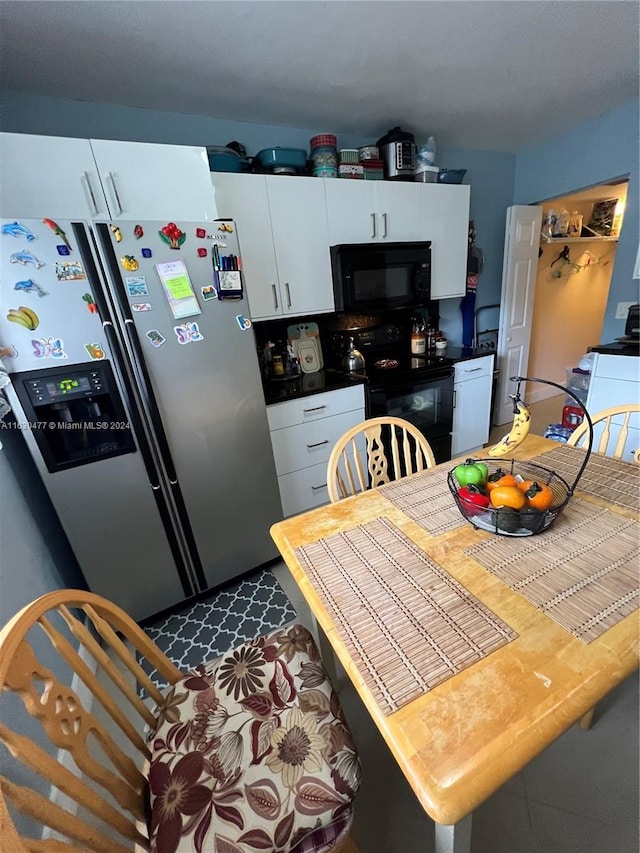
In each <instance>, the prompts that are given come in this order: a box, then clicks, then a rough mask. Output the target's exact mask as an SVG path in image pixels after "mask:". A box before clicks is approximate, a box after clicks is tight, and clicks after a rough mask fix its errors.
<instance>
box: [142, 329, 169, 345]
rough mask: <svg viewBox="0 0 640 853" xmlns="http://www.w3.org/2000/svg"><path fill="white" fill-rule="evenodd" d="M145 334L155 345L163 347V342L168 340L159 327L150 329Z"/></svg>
mask: <svg viewBox="0 0 640 853" xmlns="http://www.w3.org/2000/svg"><path fill="white" fill-rule="evenodd" d="M145 335H146V336H147V337H148V338H149V340H150V341H151V344H152V345H153V346H154V347H161V346H162V344H163V343H164V342H165V341H166V340H167V339H166V338H165V337H163V336H162V335H161V334H160V332H159V331H158V330H157V329H149V331H148V332H145Z"/></svg>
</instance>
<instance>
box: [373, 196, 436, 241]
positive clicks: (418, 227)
mask: <svg viewBox="0 0 640 853" xmlns="http://www.w3.org/2000/svg"><path fill="white" fill-rule="evenodd" d="M373 184H374V185H375V187H376V199H377V212H378V231H379V232H380V233H379V235H378V238H379V239H380V240H390V241H394V242H410V241H413V240H426V239H427V236H426V233H425V224H426V223H425V215H424V214H425V208H424V201H425V185H424V184H417V183H408V182H407V183H403V182H401V181H373Z"/></svg>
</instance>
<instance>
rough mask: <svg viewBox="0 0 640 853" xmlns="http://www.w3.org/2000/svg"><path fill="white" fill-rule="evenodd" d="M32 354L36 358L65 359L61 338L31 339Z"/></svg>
mask: <svg viewBox="0 0 640 853" xmlns="http://www.w3.org/2000/svg"><path fill="white" fill-rule="evenodd" d="M31 346H32V347H33V354H34V356H35V357H36V358H66V357H67V354H66V352H65V351H64V341H63V340H62V338H40V340H36V338H31Z"/></svg>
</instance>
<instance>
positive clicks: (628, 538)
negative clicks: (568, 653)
mask: <svg viewBox="0 0 640 853" xmlns="http://www.w3.org/2000/svg"><path fill="white" fill-rule="evenodd" d="M465 553H467V554H469V555H470V556H471V557H473V559H474V560H476V561H477V562H478V563H480V564H481V565H483V566H484V567H485V568H486V569H488V570H489V571H490V572H492V573H493V574H495V575H497V576H498V577H499V578H500V580H502V581H504V583H506V584H507V586H509V587H511V589H512V590H514V591H515V592H519V593H520V594H521V595H523V596H524V597H525V598H526V599H527V600H528V601H530V602H531V603H532V604H534V605H535V606H536V607H537V608H538V609H539V610H542V612H543V613H546V614H547V616H549V617H550V618H551V619H553V620H554V621H555V622H557V623H558V624H560V625H562V627H563V628H566V629H567V631H570V632H571V633H572V634H573V635H574V636H575V637H578V639H580V640H582V641H583V642H585V643H590V642H592V641H593V640H596V639H597V638H598V637H600V636H601V635H602V634H604V632H605V631H607V630H608V629H609V628H611V627H612V626H613V625H615V624H616V623H617V622H619V621H620V620H621V619H623V618H624V617H625V616H628V615H629V613H632V612H633V611H634V610H635V609H636V607H637V606H638V598H639V595H640V589H639V586H640V584H639V579H638V558H639V556H640V538H639V536H638V523H637V522H636V521H634V520H632V519H628V518H624V517H623V516H621V515H618V514H617V513H615V512H612V511H611V510H608V509H603V508H601V507H599V506H596V505H595V504H592V503H589V502H588V501H583V500H580V499H579V498H575V497H574V498H571V501H570V502H569V504H568V505H567V507H566V508H565V509H564V510H563V512H562V513H561V514H560V515H559V516H558V518H557V519H556V520H555V522H554V523H553V525H552V526H551V527H550V528H548V529H547V530H545V531H544V533H539V534H538V535H536V536H526V537H506V536H492V537H491V539H490V540H487V541H485V542H482V543H481V544H479V545H473V546H471V547H470V548H467V549H465Z"/></svg>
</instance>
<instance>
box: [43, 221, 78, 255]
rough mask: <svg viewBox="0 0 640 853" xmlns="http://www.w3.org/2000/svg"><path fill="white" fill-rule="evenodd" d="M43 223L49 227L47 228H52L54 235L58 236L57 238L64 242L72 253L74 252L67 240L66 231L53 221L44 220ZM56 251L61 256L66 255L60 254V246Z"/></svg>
mask: <svg viewBox="0 0 640 853" xmlns="http://www.w3.org/2000/svg"><path fill="white" fill-rule="evenodd" d="M42 221H43V222H44V224H45V225H46V226H47V228H50V229H51V230H52V231H53V233H54V234H55V235H56V237H59V238H60V239H61V240H62V242H63V243H64V245H65V246H66V247H67V249H68V250H69V252H71V251H72V249H71V243H70V242H69V241H68V240H67V235H66V234H65V232H64V230H63V229H62V228H61V227H60V226H59V225H58V223H57V222H54V221H53V219H43V220H42ZM56 249H58V252H59V253H60V254H61V255H64V254H65V253H64V252H60V248H59V246H56ZM67 254H68V252H67Z"/></svg>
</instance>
